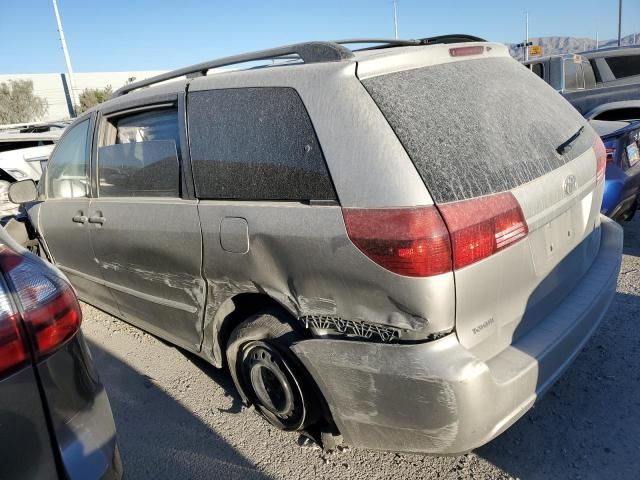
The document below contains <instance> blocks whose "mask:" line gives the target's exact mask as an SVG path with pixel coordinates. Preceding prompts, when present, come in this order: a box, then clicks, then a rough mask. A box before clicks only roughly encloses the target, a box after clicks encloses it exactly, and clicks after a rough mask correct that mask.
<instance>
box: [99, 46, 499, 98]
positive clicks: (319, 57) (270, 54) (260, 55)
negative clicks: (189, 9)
mask: <svg viewBox="0 0 640 480" xmlns="http://www.w3.org/2000/svg"><path fill="white" fill-rule="evenodd" d="M485 41H486V40H484V39H482V38H480V37H474V36H473V35H465V34H452V35H439V36H437V37H428V38H419V39H416V40H396V39H381V38H356V39H350V40H338V41H335V42H305V43H296V44H293V45H286V46H284V47H276V48H270V49H268V50H259V51H257V52H252V53H243V54H240V55H232V56H230V57H224V58H220V59H218V60H210V61H208V62H202V63H197V64H195V65H191V66H190V67H183V68H179V69H177V70H172V71H170V72H166V73H162V74H160V75H156V76H155V77H151V78H147V79H145V80H140V81H138V82H133V83H130V84H128V85H125V86H124V87H121V88H119V89H118V90H116V91H115V92H114V93H113V95H112V96H111V98H115V97H120V96H122V95H126V94H127V93H129V92H132V91H133V90H137V89H139V88H143V87H148V86H151V85H154V84H156V83H160V82H165V81H167V80H173V79H174V78H180V77H185V76H186V77H188V78H193V77H200V76H203V75H206V74H207V71H209V70H211V69H213V68H219V67H228V66H230V65H237V64H241V63H248V62H253V61H257V60H275V59H283V60H284V59H286V60H292V59H295V58H299V59H300V60H302V61H303V62H304V63H322V62H337V61H340V60H346V59H348V58H352V57H353V52H352V51H351V50H349V49H348V48H346V47H344V46H343V45H348V44H355V43H373V44H378V45H376V46H374V47H369V48H364V49H362V50H373V49H377V48H389V47H404V46H419V45H433V44H436V43H459V42H485Z"/></svg>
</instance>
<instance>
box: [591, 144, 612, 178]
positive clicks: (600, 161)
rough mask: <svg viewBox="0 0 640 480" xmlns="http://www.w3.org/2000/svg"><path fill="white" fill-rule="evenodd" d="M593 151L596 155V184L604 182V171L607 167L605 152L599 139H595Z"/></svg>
mask: <svg viewBox="0 0 640 480" xmlns="http://www.w3.org/2000/svg"><path fill="white" fill-rule="evenodd" d="M593 150H594V152H595V154H596V183H600V182H602V181H603V180H604V171H605V168H606V166H607V150H606V149H605V148H604V143H602V139H601V138H600V137H596V141H595V143H594V144H593ZM612 153H613V152H612ZM612 159H613V157H612Z"/></svg>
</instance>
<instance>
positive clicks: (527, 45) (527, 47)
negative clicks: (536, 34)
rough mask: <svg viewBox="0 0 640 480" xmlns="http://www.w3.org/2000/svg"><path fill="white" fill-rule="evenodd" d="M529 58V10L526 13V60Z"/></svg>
mask: <svg viewBox="0 0 640 480" xmlns="http://www.w3.org/2000/svg"><path fill="white" fill-rule="evenodd" d="M527 60H529V12H526V13H525V40H524V61H525V62H526V61H527Z"/></svg>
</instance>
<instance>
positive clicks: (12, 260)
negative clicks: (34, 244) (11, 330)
mask: <svg viewBox="0 0 640 480" xmlns="http://www.w3.org/2000/svg"><path fill="white" fill-rule="evenodd" d="M0 258H1V260H0V263H1V264H2V269H3V271H4V273H5V275H6V277H8V280H9V281H10V283H11V284H12V286H13V289H14V290H15V293H16V295H17V297H18V300H19V302H20V304H21V307H22V319H23V321H24V325H25V327H26V330H27V332H28V334H29V339H30V340H31V342H32V344H33V348H34V350H35V352H36V354H37V355H38V357H39V358H41V357H42V356H45V355H47V354H49V353H51V352H53V351H54V350H56V349H57V348H58V347H60V346H62V345H63V344H64V343H65V342H66V341H67V340H68V339H69V338H71V337H72V336H73V335H74V334H75V333H76V332H77V331H78V329H79V328H80V322H81V319H82V315H81V310H80V305H79V304H78V300H77V299H76V296H75V294H74V293H73V290H71V287H70V286H69V285H68V284H67V282H66V281H64V280H62V279H61V278H60V277H58V276H57V275H56V274H55V273H54V272H51V271H49V270H46V269H45V268H43V267H42V266H40V265H38V264H37V263H36V262H35V261H34V260H32V259H30V258H28V257H24V256H21V255H18V254H16V253H15V252H13V251H12V250H9V249H7V248H4V249H2V250H0Z"/></svg>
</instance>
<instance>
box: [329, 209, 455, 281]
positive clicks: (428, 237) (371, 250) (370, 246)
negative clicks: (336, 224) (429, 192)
mask: <svg viewBox="0 0 640 480" xmlns="http://www.w3.org/2000/svg"><path fill="white" fill-rule="evenodd" d="M342 213H343V217H344V222H345V226H346V227H347V233H348V234H349V238H350V239H351V241H352V242H353V243H354V244H355V246H356V247H358V248H359V249H360V250H361V251H362V252H363V253H364V254H365V255H366V256H367V257H369V258H370V259H371V260H373V261H374V262H376V263H377V264H378V265H380V266H382V267H384V268H386V269H387V270H390V271H392V272H394V273H398V274H400V275H406V276H409V277H429V276H432V275H438V274H440V273H445V272H448V271H451V245H450V243H449V232H447V227H446V226H445V224H444V222H443V221H442V218H441V217H440V214H439V213H438V210H436V208H435V207H433V206H429V207H416V208H389V209H369V208H363V209H360V208H344V209H343V210H342Z"/></svg>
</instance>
